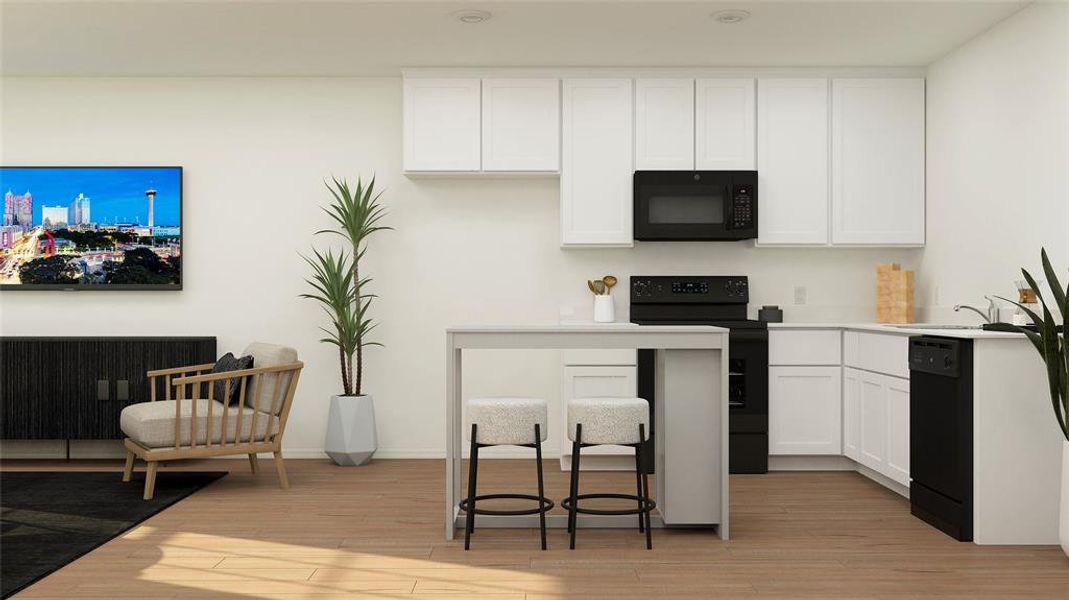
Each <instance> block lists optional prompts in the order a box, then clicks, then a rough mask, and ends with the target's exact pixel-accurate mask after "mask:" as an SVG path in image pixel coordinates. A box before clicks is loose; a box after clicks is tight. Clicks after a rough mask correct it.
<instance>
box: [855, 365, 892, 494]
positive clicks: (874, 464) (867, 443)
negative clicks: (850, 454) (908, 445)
mask: <svg viewBox="0 0 1069 600" xmlns="http://www.w3.org/2000/svg"><path fill="white" fill-rule="evenodd" d="M858 375H859V379H860V388H861V390H860V394H858V411H859V413H860V414H859V422H860V429H859V432H860V434H861V435H860V439H859V444H860V445H859V447H858V456H859V459H858V462H860V463H861V464H863V465H865V466H866V467H868V468H870V469H872V470H874V471H877V472H880V473H882V472H883V471H884V469H885V465H886V464H887V398H886V396H887V387H886V386H885V385H884V381H883V375H877V374H876V373H869V372H867V371H858Z"/></svg>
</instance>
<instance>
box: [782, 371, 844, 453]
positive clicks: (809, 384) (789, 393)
mask: <svg viewBox="0 0 1069 600" xmlns="http://www.w3.org/2000/svg"><path fill="white" fill-rule="evenodd" d="M768 372H769V398H768V421H769V423H768V426H769V443H768V451H769V454H787V455H813V454H833V455H834V454H841V453H842V414H841V410H842V400H841V388H842V381H841V375H842V369H841V368H839V367H771V368H769V370H768Z"/></svg>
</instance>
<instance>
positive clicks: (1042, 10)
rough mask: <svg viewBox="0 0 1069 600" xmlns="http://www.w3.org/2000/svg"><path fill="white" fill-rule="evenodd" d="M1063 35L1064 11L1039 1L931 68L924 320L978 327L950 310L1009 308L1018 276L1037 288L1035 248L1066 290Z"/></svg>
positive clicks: (1068, 13)
mask: <svg viewBox="0 0 1069 600" xmlns="http://www.w3.org/2000/svg"><path fill="white" fill-rule="evenodd" d="M1067 33H1069V4H1065V3H1035V4H1032V5H1030V6H1029V7H1028V8H1025V9H1024V10H1021V11H1020V12H1018V13H1017V14H1015V15H1013V16H1012V17H1010V18H1008V19H1006V20H1005V21H1002V22H1001V23H999V24H998V25H996V26H995V27H993V28H992V29H990V30H989V31H987V32H986V33H984V34H983V35H981V36H979V37H977V38H974V39H973V40H972V41H970V42H968V43H967V44H965V45H964V46H962V47H960V48H958V49H957V50H955V51H954V52H952V53H951V54H949V55H947V56H946V57H944V58H942V59H941V60H939V61H938V62H936V63H934V64H933V65H931V67H930V68H929V71H928V128H927V137H928V143H927V146H928V148H927V157H928V159H927V162H928V168H927V172H928V186H927V187H928V192H927V202H928V206H927V211H928V239H927V247H926V248H925V249H924V253H923V255H922V256H923V260H922V262H921V268H920V271H919V281H918V286H917V300H918V304H920V305H922V306H927V307H929V308H928V309H927V310H924V311H922V314H921V315H920V316H921V317H922V318H923V317H927V319H928V320H932V321H943V322H947V321H963V322H969V323H975V322H976V321H977V319H978V317H977V316H976V315H974V314H967V313H963V314H955V313H954V312H953V306H954V305H955V304H959V303H964V304H972V305H976V306H980V307H981V308H985V307H986V306H987V303H986V302H985V301H984V300H983V296H984V295H985V294H997V295H1000V296H1005V297H1008V298H1014V299H1016V295H1017V292H1016V289H1015V287H1014V285H1013V282H1014V281H1015V280H1017V279H1021V274H1020V268H1021V267H1022V266H1026V267H1028V269H1029V271H1030V272H1031V273H1032V274H1033V275H1034V276H1036V277H1037V278H1043V276H1042V270H1041V268H1040V260H1039V248H1040V246H1041V245H1045V246H1046V248H1047V251H1048V253H1049V254H1050V257H1051V261H1052V262H1053V263H1054V265H1055V268H1057V269H1059V270H1060V273H1061V276H1062V277H1063V281H1062V284H1063V285H1064V284H1065V283H1066V282H1065V281H1064V279H1065V278H1066V277H1069V275H1067V274H1066V268H1069V35H1067ZM1004 312H1005V311H1004ZM1009 312H1012V311H1009Z"/></svg>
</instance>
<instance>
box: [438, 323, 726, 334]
mask: <svg viewBox="0 0 1069 600" xmlns="http://www.w3.org/2000/svg"><path fill="white" fill-rule="evenodd" d="M446 331H447V332H449V333H508V332H517V333H606V332H620V331H623V332H628V333H647V334H656V333H728V330H727V329H726V328H724V327H714V326H712V325H636V324H634V323H621V322H616V323H594V322H593V321H565V322H562V323H546V324H534V325H532V324H525V325H509V324H494V325H456V326H453V327H449V328H447V329H446Z"/></svg>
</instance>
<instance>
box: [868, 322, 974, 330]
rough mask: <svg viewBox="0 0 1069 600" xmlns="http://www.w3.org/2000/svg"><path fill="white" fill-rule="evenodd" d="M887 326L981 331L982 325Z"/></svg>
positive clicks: (910, 324) (923, 324) (905, 324)
mask: <svg viewBox="0 0 1069 600" xmlns="http://www.w3.org/2000/svg"><path fill="white" fill-rule="evenodd" d="M887 326H888V327H898V328H900V329H983V325H933V324H931V323H895V324H890V323H889V324H888V325H887Z"/></svg>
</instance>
